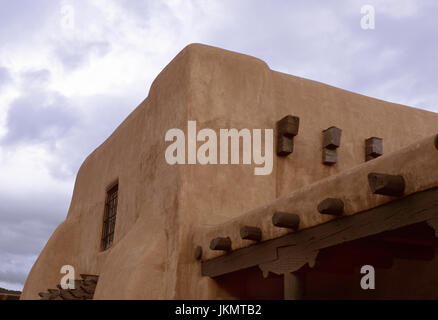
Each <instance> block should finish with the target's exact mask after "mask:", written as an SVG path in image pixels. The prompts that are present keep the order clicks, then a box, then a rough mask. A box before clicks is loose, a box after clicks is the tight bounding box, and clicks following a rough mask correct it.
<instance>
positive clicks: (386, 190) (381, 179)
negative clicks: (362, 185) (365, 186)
mask: <svg viewBox="0 0 438 320" xmlns="http://www.w3.org/2000/svg"><path fill="white" fill-rule="evenodd" d="M368 183H369V186H370V189H371V192H372V193H374V194H380V195H385V196H392V197H401V196H403V194H404V192H405V185H406V184H405V179H404V178H403V176H400V175H391V174H385V173H375V172H372V173H370V174H368Z"/></svg>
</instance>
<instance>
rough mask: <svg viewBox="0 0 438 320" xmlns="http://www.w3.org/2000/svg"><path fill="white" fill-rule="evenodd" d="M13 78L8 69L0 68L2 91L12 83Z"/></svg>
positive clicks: (0, 86)
mask: <svg viewBox="0 0 438 320" xmlns="http://www.w3.org/2000/svg"><path fill="white" fill-rule="evenodd" d="M11 80H12V79H11V76H10V74H9V71H8V69H6V68H3V67H0V91H1V90H2V88H3V87H4V86H5V85H6V84H7V83H9V82H10V81H11Z"/></svg>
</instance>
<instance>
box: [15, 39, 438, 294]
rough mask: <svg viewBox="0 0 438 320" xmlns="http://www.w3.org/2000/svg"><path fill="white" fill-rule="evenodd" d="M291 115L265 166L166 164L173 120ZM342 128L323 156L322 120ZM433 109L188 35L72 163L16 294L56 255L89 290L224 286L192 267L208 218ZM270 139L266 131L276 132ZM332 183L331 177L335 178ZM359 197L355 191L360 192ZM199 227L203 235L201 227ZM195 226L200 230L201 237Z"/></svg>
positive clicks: (39, 283)
mask: <svg viewBox="0 0 438 320" xmlns="http://www.w3.org/2000/svg"><path fill="white" fill-rule="evenodd" d="M287 114H292V115H295V116H298V117H300V131H299V134H298V136H297V137H296V138H295V151H294V153H293V154H292V155H290V156H289V157H287V158H278V157H277V156H275V153H274V169H273V172H272V174H271V175H268V176H255V175H254V174H253V168H254V167H253V166H252V165H207V166H201V165H179V166H170V165H168V164H167V163H166V161H165V158H164V154H165V149H166V147H167V146H168V144H169V143H166V142H165V141H164V136H165V133H166V131H167V130H168V129H171V128H181V129H183V130H186V125H187V120H196V121H197V125H198V130H200V129H202V128H211V129H214V130H216V131H217V132H218V131H219V128H237V129H242V128H249V129H251V128H261V129H264V128H274V127H275V123H276V121H277V120H279V119H281V118H282V117H283V116H285V115H287ZM330 126H337V127H339V128H341V129H342V130H343V133H342V142H341V147H340V148H339V149H338V153H339V163H338V164H337V165H335V166H333V167H327V166H324V165H323V164H322V163H321V144H322V134H321V132H322V130H324V129H326V128H328V127H330ZM437 127H438V115H437V114H435V113H431V112H426V111H422V110H418V109H413V108H408V107H404V106H399V105H395V104H392V103H388V102H384V101H380V100H376V99H372V98H369V97H365V96H362V95H358V94H355V93H351V92H348V91H345V90H341V89H337V88H334V87H331V86H327V85H324V84H321V83H318V82H314V81H310V80H306V79H301V78H297V77H293V76H290V75H285V74H282V73H279V72H275V71H272V70H270V69H269V67H268V66H267V65H266V63H264V62H263V61H261V60H259V59H256V58H253V57H249V56H246V55H241V54H238V53H233V52H229V51H225V50H221V49H217V48H213V47H208V46H203V45H197V44H196V45H190V46H188V47H186V48H185V49H184V50H183V51H182V52H181V53H180V54H179V55H178V56H177V57H176V58H175V59H174V60H173V61H172V62H171V63H170V64H169V65H168V66H167V67H166V68H165V69H164V70H163V71H162V72H161V73H160V75H159V76H158V77H157V79H156V80H155V81H154V83H153V85H152V87H151V89H150V92H149V95H148V97H147V99H146V100H145V101H144V102H143V103H142V104H141V105H140V106H139V107H138V108H137V109H136V110H135V111H134V112H133V113H132V114H131V115H130V116H129V117H128V118H127V119H126V120H125V121H124V122H123V123H122V124H121V125H120V126H119V128H118V129H117V130H116V131H115V132H114V133H113V135H111V137H110V138H108V140H107V141H105V142H104V143H103V144H102V145H101V146H100V147H99V148H98V149H96V150H95V151H94V152H93V153H92V154H91V155H90V156H89V157H88V158H87V159H86V160H85V162H84V164H83V165H82V167H81V168H80V170H79V172H78V176H77V180H76V184H75V189H74V194H73V198H72V202H71V206H70V209H69V213H68V216H67V219H66V221H65V222H64V223H62V224H61V225H60V226H59V227H58V229H57V230H56V231H55V233H54V234H53V236H52V237H51V239H50V240H49V241H48V243H47V245H46V247H45V248H44V250H43V251H42V253H41V255H40V257H39V258H38V260H37V262H36V263H35V265H34V267H33V269H32V271H31V272H30V274H29V277H28V279H27V281H26V284H25V288H24V290H23V294H22V299H36V298H38V292H42V291H45V290H47V288H53V287H55V286H56V284H57V283H58V282H59V279H60V277H61V274H60V273H59V270H60V268H61V266H62V265H64V264H70V265H73V266H74V267H75V268H76V271H77V273H89V274H98V275H99V276H100V279H99V283H98V286H97V288H96V292H95V298H96V299H110V298H121V299H159V298H169V299H172V298H227V297H230V296H229V295H228V293H227V292H224V291H222V289H220V288H219V287H218V286H217V285H216V283H215V282H214V281H213V280H211V279H208V278H202V277H201V276H200V264H199V262H196V261H195V260H194V258H193V249H194V248H193V246H194V244H196V243H197V242H202V244H203V246H204V249H206V247H205V242H206V241H208V239H207V238H203V237H204V236H203V233H202V231H201V232H199V230H200V229H199V228H201V229H202V228H203V227H205V226H214V225H219V224H221V223H224V222H227V221H228V220H230V219H232V218H236V217H238V216H240V215H242V214H243V213H245V212H247V211H249V210H251V209H255V208H258V207H261V206H263V205H265V204H268V203H270V202H272V201H273V200H275V199H276V198H279V197H281V196H284V195H287V194H289V193H290V192H292V191H295V190H298V189H300V188H302V187H306V186H309V184H311V183H312V182H315V181H318V180H320V179H322V178H325V177H328V176H331V175H334V174H336V173H339V172H341V171H344V170H347V169H351V168H353V167H355V166H357V165H359V164H361V163H363V162H364V143H365V142H364V141H365V139H366V138H369V137H371V136H378V137H381V138H383V139H384V151H385V154H388V153H391V152H393V151H396V150H398V149H400V148H402V147H406V146H408V145H409V144H411V143H413V142H415V141H417V140H419V139H421V138H424V137H427V136H430V135H432V134H434V133H436V128H437ZM274 140H275V139H274ZM116 180H118V182H119V204H118V214H117V222H116V231H115V239H114V240H115V243H114V245H113V247H112V248H111V249H109V250H107V251H105V252H100V236H101V228H102V218H103V212H104V201H105V195H106V190H107V188H108V187H109V186H110V185H111V184H112V183H114V182H115V181H116ZM335 187H336V185H335ZM357 200H358V201H359V200H360V197H358V199H357ZM200 235H201V236H200ZM199 237H201V238H202V239H199Z"/></svg>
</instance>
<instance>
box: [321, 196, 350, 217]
mask: <svg viewBox="0 0 438 320" xmlns="http://www.w3.org/2000/svg"><path fill="white" fill-rule="evenodd" d="M318 212H319V213H321V214H330V215H334V216H342V215H343V214H344V201H342V200H341V199H338V198H327V199H324V200H323V201H321V202H320V203H319V204H318Z"/></svg>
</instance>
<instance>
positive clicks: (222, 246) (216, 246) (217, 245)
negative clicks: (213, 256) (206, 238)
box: [210, 237, 231, 251]
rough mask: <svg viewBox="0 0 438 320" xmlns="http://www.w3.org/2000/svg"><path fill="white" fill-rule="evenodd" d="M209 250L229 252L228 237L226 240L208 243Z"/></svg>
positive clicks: (220, 239) (221, 239)
mask: <svg viewBox="0 0 438 320" xmlns="http://www.w3.org/2000/svg"><path fill="white" fill-rule="evenodd" d="M210 249H211V250H219V251H231V239H230V237H226V238H221V237H218V238H214V239H213V240H211V242H210Z"/></svg>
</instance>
